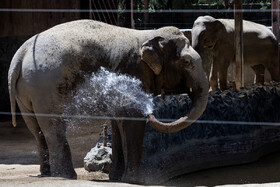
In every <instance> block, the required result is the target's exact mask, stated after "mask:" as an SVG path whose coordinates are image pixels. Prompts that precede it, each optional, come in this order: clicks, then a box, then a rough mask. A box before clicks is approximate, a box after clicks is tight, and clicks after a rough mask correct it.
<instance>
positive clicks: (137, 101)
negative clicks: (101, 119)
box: [65, 67, 153, 117]
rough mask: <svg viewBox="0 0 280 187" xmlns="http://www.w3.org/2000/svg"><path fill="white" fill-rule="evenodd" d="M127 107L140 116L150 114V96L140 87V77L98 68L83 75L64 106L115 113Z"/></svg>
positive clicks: (69, 111) (77, 110) (86, 111)
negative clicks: (69, 100)
mask: <svg viewBox="0 0 280 187" xmlns="http://www.w3.org/2000/svg"><path fill="white" fill-rule="evenodd" d="M130 109H136V110H137V111H139V112H141V113H142V114H143V115H146V114H148V113H152V111H153V101H152V95H149V94H147V93H145V92H144V91H143V90H142V88H141V81H140V80H138V79H136V78H133V77H131V76H128V75H124V74H117V73H112V72H109V71H108V70H106V69H105V68H103V67H101V68H100V70H99V71H98V72H97V73H92V75H90V76H89V75H87V76H86V77H85V82H84V83H83V84H81V85H79V86H78V88H77V89H76V91H75V92H74V93H73V102H72V103H69V104H68V105H67V106H65V113H66V114H67V115H69V114H70V115H78V116H79V115H80V116H115V115H117V113H118V112H119V111H123V110H125V111H129V110H130ZM129 117H133V116H129Z"/></svg>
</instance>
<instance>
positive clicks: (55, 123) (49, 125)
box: [37, 117, 77, 179]
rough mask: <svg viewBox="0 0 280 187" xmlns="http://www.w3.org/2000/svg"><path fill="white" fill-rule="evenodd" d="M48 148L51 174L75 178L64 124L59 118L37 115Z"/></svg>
mask: <svg viewBox="0 0 280 187" xmlns="http://www.w3.org/2000/svg"><path fill="white" fill-rule="evenodd" d="M37 120H38V122H39V125H40V127H41V129H42V131H43V133H44V135H45V138H46V141H47V145H48V148H49V155H50V165H51V175H52V176H54V177H64V178H69V179H76V178H77V174H76V172H75V170H74V167H73V164H72V157H71V151H70V147H69V144H68V142H67V139H66V124H65V122H64V121H63V120H62V119H59V118H56V119H55V118H48V117H37Z"/></svg>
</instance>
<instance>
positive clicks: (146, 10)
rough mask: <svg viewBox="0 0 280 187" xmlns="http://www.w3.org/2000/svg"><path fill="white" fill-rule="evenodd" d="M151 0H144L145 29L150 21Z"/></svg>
mask: <svg viewBox="0 0 280 187" xmlns="http://www.w3.org/2000/svg"><path fill="white" fill-rule="evenodd" d="M148 9H149V0H144V27H145V28H146V27H147V23H148V21H149V12H148Z"/></svg>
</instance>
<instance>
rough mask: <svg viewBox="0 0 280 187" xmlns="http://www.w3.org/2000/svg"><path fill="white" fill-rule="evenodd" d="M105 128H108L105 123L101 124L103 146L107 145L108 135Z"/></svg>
mask: <svg viewBox="0 0 280 187" xmlns="http://www.w3.org/2000/svg"><path fill="white" fill-rule="evenodd" d="M107 130H108V126H107V125H106V124H104V125H103V146H104V147H107V136H108V133H107Z"/></svg>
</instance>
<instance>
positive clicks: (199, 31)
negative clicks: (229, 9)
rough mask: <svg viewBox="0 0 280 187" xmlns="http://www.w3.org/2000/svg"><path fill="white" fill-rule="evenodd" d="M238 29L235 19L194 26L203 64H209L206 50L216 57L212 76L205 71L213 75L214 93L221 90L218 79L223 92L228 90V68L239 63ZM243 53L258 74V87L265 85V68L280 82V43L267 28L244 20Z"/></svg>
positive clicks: (204, 19)
mask: <svg viewBox="0 0 280 187" xmlns="http://www.w3.org/2000/svg"><path fill="white" fill-rule="evenodd" d="M234 29H235V28H234V20H233V19H215V18H213V17H211V16H200V17H198V18H197V19H196V20H195V22H194V24H193V27H192V47H193V48H194V49H195V50H196V51H197V52H198V53H199V54H200V55H201V58H202V63H203V64H207V63H208V62H209V60H208V61H207V60H205V58H206V57H205V55H203V51H204V50H211V52H212V55H213V63H212V67H211V72H210V69H205V71H206V73H207V74H210V78H209V81H210V86H211V87H212V90H216V88H217V87H218V79H219V85H220V88H221V89H222V90H225V89H227V71H228V67H229V65H230V63H233V62H235V52H234V51H235V50H234ZM243 49H244V52H243V59H244V64H245V65H247V66H250V67H251V68H252V69H253V70H254V72H255V74H256V83H261V84H263V83H264V72H265V68H267V70H268V72H269V73H270V74H271V78H272V80H274V81H279V80H280V77H279V65H278V64H279V62H278V42H277V39H276V37H275V36H274V34H273V33H272V32H271V31H270V30H269V29H268V28H267V27H265V26H264V25H261V24H257V23H254V22H251V21H245V20H243ZM209 63H211V62H209ZM204 66H206V65H204ZM208 67H209V66H208Z"/></svg>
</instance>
